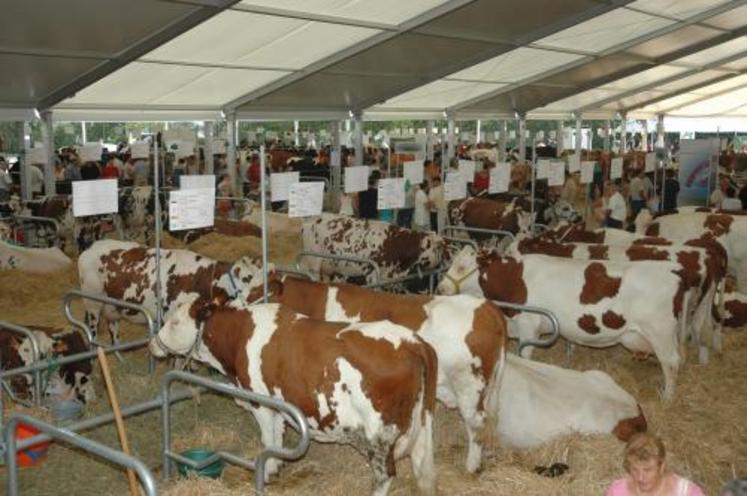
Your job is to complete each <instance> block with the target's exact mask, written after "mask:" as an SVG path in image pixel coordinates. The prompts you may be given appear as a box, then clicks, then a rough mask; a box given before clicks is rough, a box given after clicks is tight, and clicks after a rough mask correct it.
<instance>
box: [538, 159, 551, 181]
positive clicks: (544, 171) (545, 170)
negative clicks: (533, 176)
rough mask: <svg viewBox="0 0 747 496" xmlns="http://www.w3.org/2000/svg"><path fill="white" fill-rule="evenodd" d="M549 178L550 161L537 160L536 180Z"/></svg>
mask: <svg viewBox="0 0 747 496" xmlns="http://www.w3.org/2000/svg"><path fill="white" fill-rule="evenodd" d="M548 177H550V161H549V160H545V159H542V160H537V179H547V178H548Z"/></svg>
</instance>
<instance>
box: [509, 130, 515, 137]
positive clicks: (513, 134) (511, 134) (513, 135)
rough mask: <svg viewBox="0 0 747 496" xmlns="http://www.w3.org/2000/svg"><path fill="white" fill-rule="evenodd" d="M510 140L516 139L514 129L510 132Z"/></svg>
mask: <svg viewBox="0 0 747 496" xmlns="http://www.w3.org/2000/svg"><path fill="white" fill-rule="evenodd" d="M508 138H509V139H516V131H514V130H513V129H512V130H511V131H509V132H508Z"/></svg>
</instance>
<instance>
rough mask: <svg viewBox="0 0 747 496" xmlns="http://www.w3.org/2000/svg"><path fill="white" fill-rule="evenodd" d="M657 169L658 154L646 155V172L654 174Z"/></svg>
mask: <svg viewBox="0 0 747 496" xmlns="http://www.w3.org/2000/svg"><path fill="white" fill-rule="evenodd" d="M654 169H656V152H650V153H647V154H646V172H653V171H654Z"/></svg>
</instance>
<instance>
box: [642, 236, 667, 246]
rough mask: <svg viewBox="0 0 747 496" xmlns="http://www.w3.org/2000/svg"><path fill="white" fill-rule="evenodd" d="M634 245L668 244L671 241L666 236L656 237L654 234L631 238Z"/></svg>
mask: <svg viewBox="0 0 747 496" xmlns="http://www.w3.org/2000/svg"><path fill="white" fill-rule="evenodd" d="M633 244H634V245H657V246H670V245H672V242H671V241H670V240H668V239H666V238H657V237H654V236H647V237H645V238H638V239H636V240H633Z"/></svg>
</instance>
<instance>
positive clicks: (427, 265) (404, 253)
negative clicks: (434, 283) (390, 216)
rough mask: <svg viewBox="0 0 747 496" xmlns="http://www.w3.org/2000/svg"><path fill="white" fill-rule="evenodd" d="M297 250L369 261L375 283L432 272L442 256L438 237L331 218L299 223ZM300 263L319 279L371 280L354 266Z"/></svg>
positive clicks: (311, 261) (315, 260)
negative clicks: (300, 236) (376, 271)
mask: <svg viewBox="0 0 747 496" xmlns="http://www.w3.org/2000/svg"><path fill="white" fill-rule="evenodd" d="M303 248H304V250H305V251H312V252H318V253H326V254H329V255H343V256H345V255H347V256H355V257H358V258H364V259H367V260H371V261H373V262H375V263H376V265H377V266H378V267H379V271H380V272H379V273H380V276H381V281H392V280H395V279H399V278H402V277H405V276H408V275H413V274H416V273H418V271H428V270H432V269H436V268H437V267H438V266H439V265H440V264H441V262H442V260H443V258H444V256H445V254H446V245H445V243H444V240H443V238H441V236H439V235H437V234H435V233H432V232H419V231H414V230H410V229H403V228H401V227H398V226H395V225H393V224H388V223H385V222H378V221H370V220H362V219H354V218H352V217H348V216H345V215H342V216H341V215H331V214H324V215H322V216H320V217H316V218H312V219H309V220H307V221H306V222H304V224H303ZM303 265H304V268H305V269H306V270H307V271H308V272H309V273H310V274H312V275H315V276H317V275H318V276H319V277H317V279H321V280H337V279H343V280H346V281H348V280H351V279H355V278H365V280H366V282H368V283H374V282H376V278H375V275H374V271H373V270H372V269H371V267H369V266H367V265H362V264H360V263H356V262H344V261H338V260H322V259H319V258H316V257H314V258H311V257H307V258H304V260H303Z"/></svg>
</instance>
